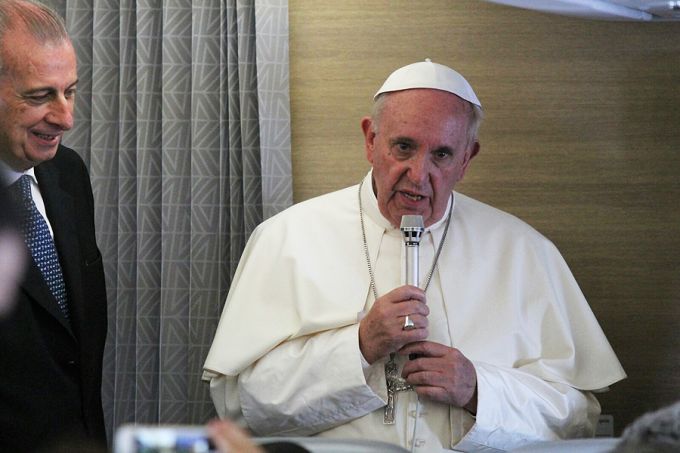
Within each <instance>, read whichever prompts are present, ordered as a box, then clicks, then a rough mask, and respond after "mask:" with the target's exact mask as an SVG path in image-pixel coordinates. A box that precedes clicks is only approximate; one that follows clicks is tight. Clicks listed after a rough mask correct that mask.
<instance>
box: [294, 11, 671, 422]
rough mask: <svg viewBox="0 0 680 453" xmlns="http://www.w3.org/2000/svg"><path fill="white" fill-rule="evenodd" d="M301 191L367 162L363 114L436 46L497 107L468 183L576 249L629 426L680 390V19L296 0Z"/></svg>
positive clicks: (613, 406)
mask: <svg viewBox="0 0 680 453" xmlns="http://www.w3.org/2000/svg"><path fill="white" fill-rule="evenodd" d="M289 13H290V71H291V73H290V75H291V78H290V89H291V103H292V106H291V109H292V110H291V114H292V157H293V186H294V199H295V201H296V202H297V201H302V200H304V199H307V198H310V197H313V196H316V195H319V194H322V193H326V192H329V191H332V190H335V189H338V188H341V187H345V186H347V185H351V184H354V183H356V182H358V181H359V179H360V178H361V177H362V176H363V175H364V174H365V172H366V171H367V169H368V164H367V163H366V161H365V157H364V149H363V141H362V135H361V131H360V128H359V120H360V118H361V117H362V116H363V115H365V114H367V113H368V111H369V109H370V106H371V99H372V96H373V93H374V92H375V91H376V90H377V88H378V87H379V86H380V84H381V83H382V82H383V80H384V79H385V77H386V76H387V74H389V73H390V72H391V71H392V70H393V69H395V68H397V67H399V66H402V65H404V64H408V63H412V62H415V61H419V60H422V59H424V58H428V57H429V58H432V59H433V61H436V62H441V63H445V64H448V65H450V66H452V67H454V68H455V69H457V70H458V71H459V72H461V73H462V74H464V75H465V76H466V78H467V79H468V80H469V81H470V83H471V84H472V86H473V87H474V88H475V91H476V93H477V95H478V96H479V98H480V100H481V101H482V104H483V105H484V109H485V112H486V120H485V122H484V124H483V125H482V130H481V136H480V138H481V145H482V148H481V153H480V154H479V155H478V157H477V158H476V159H475V160H474V161H473V163H472V166H471V168H470V171H469V172H468V174H467V176H466V179H465V181H463V183H462V184H461V185H459V186H458V189H459V190H460V191H462V192H464V193H466V194H468V195H471V196H473V197H475V198H477V199H479V200H482V201H484V202H487V203H489V204H491V205H493V206H496V207H498V208H501V209H503V210H506V211H509V212H511V213H513V214H515V215H517V216H518V217H520V218H522V219H524V220H525V221H527V222H528V223H530V224H531V225H533V226H534V227H536V228H537V229H538V230H539V231H541V232H542V233H544V234H545V235H546V236H547V237H549V238H550V239H551V240H552V241H553V242H555V243H556V245H557V246H558V247H559V249H560V250H561V251H562V253H563V255H564V257H565V259H566V260H567V262H568V263H569V264H570V266H571V269H572V271H573V272H574V274H575V276H576V278H577V280H578V281H579V283H580V285H581V288H582V290H583V292H584V293H585V295H586V297H587V298H588V300H589V302H590V304H591V307H592V309H593V311H594V312H595V315H596V316H597V318H598V319H599V321H600V323H601V325H602V327H603V329H604V331H605V333H606V334H607V336H608V338H609V340H610V342H611V344H612V346H613V347H614V349H615V351H616V352H617V354H618V356H619V359H620V360H621V362H622V364H623V366H624V368H625V369H626V371H627V373H628V375H629V377H628V379H627V380H625V381H623V382H621V383H618V384H615V385H614V386H613V387H612V390H611V391H610V392H609V393H607V394H605V395H602V396H601V397H600V401H601V403H602V406H603V413H607V414H612V415H614V420H615V421H614V423H615V429H616V432H617V433H620V431H621V429H622V428H623V427H624V426H625V425H627V424H628V423H629V422H631V421H632V420H633V419H634V418H635V417H637V416H639V415H640V414H642V413H644V412H646V411H649V410H652V409H656V408H659V407H661V406H664V405H667V404H669V403H671V402H673V401H675V400H677V399H680V371H678V369H679V368H680V333H679V330H680V329H679V328H680V306H679V304H680V207H679V206H680V176H679V175H680V130H679V127H680V22H679V23H632V22H608V21H589V20H584V19H577V18H570V17H563V16H555V15H548V14H543V13H538V12H532V11H526V10H521V9H514V8H509V7H505V6H500V5H495V4H489V3H486V2H482V1H475V0H422V1H408V0H401V1H389V2H388V1H373V0H370V1H365V0H362V1H358V0H347V1H340V2H338V1H330V0H319V1H303V0H290V2H289Z"/></svg>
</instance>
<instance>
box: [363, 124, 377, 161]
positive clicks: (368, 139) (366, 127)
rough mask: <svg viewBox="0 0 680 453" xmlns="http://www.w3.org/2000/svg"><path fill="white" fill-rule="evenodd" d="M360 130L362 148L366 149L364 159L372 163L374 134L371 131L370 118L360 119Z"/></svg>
mask: <svg viewBox="0 0 680 453" xmlns="http://www.w3.org/2000/svg"><path fill="white" fill-rule="evenodd" d="M361 130H362V131H363V132H364V146H365V148H366V159H367V160H368V161H369V162H370V163H371V164H372V163H373V147H374V144H375V132H374V131H373V120H371V117H370V116H365V117H363V118H362V119H361Z"/></svg>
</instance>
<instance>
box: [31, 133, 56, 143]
mask: <svg viewBox="0 0 680 453" xmlns="http://www.w3.org/2000/svg"><path fill="white" fill-rule="evenodd" d="M33 135H35V136H36V137H38V138H39V139H40V140H43V141H46V142H52V141H54V140H55V139H56V138H58V137H59V136H58V135H53V134H42V133H40V132H33Z"/></svg>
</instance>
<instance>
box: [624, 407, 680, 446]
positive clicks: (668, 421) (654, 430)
mask: <svg viewBox="0 0 680 453" xmlns="http://www.w3.org/2000/svg"><path fill="white" fill-rule="evenodd" d="M677 451H680V401H677V402H675V403H674V404H671V405H670V406H666V407H663V408H661V409H659V410H657V411H654V412H648V413H646V414H644V415H642V416H641V417H639V418H637V419H635V421H633V423H631V424H630V425H628V426H627V427H626V429H625V430H624V431H623V434H622V435H621V440H620V441H619V443H618V444H617V445H616V447H615V448H614V450H613V453H671V452H677Z"/></svg>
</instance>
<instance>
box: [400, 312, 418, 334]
mask: <svg viewBox="0 0 680 453" xmlns="http://www.w3.org/2000/svg"><path fill="white" fill-rule="evenodd" d="M415 328H416V325H415V324H414V323H413V320H412V319H411V317H410V316H409V315H406V317H404V327H403V328H402V330H411V329H415Z"/></svg>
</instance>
